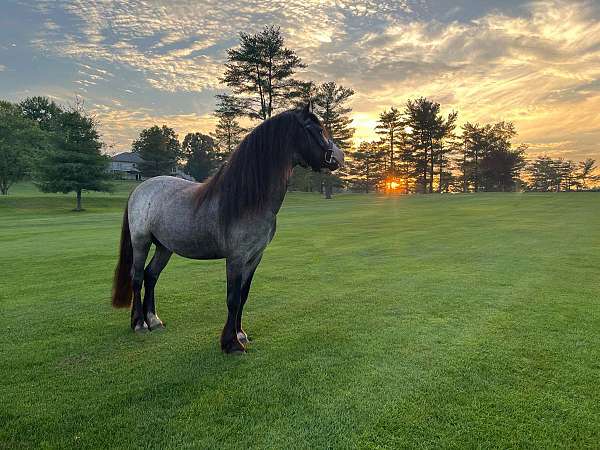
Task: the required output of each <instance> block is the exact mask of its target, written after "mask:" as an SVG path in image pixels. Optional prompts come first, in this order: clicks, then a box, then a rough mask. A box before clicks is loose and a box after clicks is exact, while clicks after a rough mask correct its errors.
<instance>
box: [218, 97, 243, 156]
mask: <svg viewBox="0 0 600 450" xmlns="http://www.w3.org/2000/svg"><path fill="white" fill-rule="evenodd" d="M239 114H240V112H239V109H238V108H237V105H236V104H234V103H232V99H231V98H221V99H219V102H218V103H217V109H216V110H215V116H216V117H217V118H218V119H219V122H218V123H217V126H216V127H215V131H214V132H213V133H212V137H213V138H214V139H215V141H216V143H217V145H218V147H219V150H220V153H221V156H222V158H223V159H226V158H227V157H228V156H229V155H230V154H231V152H232V151H233V150H235V148H236V147H237V146H238V145H239V144H240V142H241V141H242V139H243V138H244V135H245V134H246V132H247V130H246V129H245V128H242V127H241V126H240V124H239V122H238V121H237V117H238V116H239Z"/></svg>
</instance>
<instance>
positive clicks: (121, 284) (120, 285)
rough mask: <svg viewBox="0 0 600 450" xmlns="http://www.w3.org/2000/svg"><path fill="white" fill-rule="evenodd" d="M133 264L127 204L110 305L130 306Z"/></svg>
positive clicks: (116, 306)
mask: <svg viewBox="0 0 600 450" xmlns="http://www.w3.org/2000/svg"><path fill="white" fill-rule="evenodd" d="M132 265H133V246H132V245H131V234H130V233H129V216H128V214H127V206H126V207H125V214H123V228H122V229H121V248H120V251H119V261H118V262H117V267H116V268H115V277H114V280H113V289H112V305H113V307H115V308H127V307H129V306H131V298H132V296H133V289H132V288H131V266H132Z"/></svg>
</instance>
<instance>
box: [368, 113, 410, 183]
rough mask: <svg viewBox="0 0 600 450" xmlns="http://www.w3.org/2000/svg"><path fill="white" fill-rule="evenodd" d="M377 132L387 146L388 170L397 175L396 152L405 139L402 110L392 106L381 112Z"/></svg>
mask: <svg viewBox="0 0 600 450" xmlns="http://www.w3.org/2000/svg"><path fill="white" fill-rule="evenodd" d="M375 132H376V133H377V134H379V135H381V136H382V138H381V139H382V142H384V143H385V145H386V146H387V155H388V156H387V171H388V172H389V174H390V175H391V176H395V175H396V169H397V168H396V153H397V149H398V148H399V147H400V145H402V143H403V140H404V139H403V137H404V120H403V118H402V114H401V113H400V111H399V110H397V109H396V108H394V107H393V106H392V107H391V108H390V110H389V111H387V110H385V111H383V112H382V113H381V114H379V120H378V121H377V126H376V127H375Z"/></svg>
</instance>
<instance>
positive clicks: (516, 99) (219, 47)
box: [0, 0, 600, 158]
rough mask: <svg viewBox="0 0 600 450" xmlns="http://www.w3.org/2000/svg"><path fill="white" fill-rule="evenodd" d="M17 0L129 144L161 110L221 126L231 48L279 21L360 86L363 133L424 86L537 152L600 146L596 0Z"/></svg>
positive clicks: (321, 61)
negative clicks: (216, 119)
mask: <svg viewBox="0 0 600 450" xmlns="http://www.w3.org/2000/svg"><path fill="white" fill-rule="evenodd" d="M20 1H21V4H24V5H26V6H27V8H29V9H30V10H33V11H35V12H36V14H37V15H38V16H39V23H40V26H39V27H38V28H37V31H36V33H35V35H34V36H33V37H32V38H31V39H30V45H31V46H33V48H34V49H35V51H36V52H38V53H40V54H43V55H45V56H46V57H47V58H48V59H49V60H52V59H53V58H54V59H56V60H57V61H58V60H60V61H72V63H73V64H74V66H75V70H74V71H73V73H74V74H76V75H75V78H72V79H71V81H70V82H71V83H73V89H74V90H76V91H78V92H80V93H82V94H84V95H85V96H86V98H88V99H90V100H91V101H93V102H94V104H95V105H98V106H95V107H94V108H95V111H96V113H97V114H98V115H99V118H100V119H101V122H102V123H103V130H104V134H105V137H106V138H107V140H109V141H110V142H115V143H116V144H117V145H118V146H121V147H126V146H128V145H129V144H130V142H131V139H132V137H134V136H135V134H136V133H137V132H139V129H140V128H142V127H145V126H148V125H150V124H151V123H152V122H160V121H162V120H165V121H166V120H167V119H168V120H169V121H171V122H172V123H173V125H174V126H175V127H176V128H177V129H178V130H186V131H187V130H191V129H205V130H206V129H208V128H210V126H211V124H212V122H211V120H212V119H211V118H210V117H211V116H210V111H211V110H212V108H213V106H214V103H213V100H212V99H213V95H214V93H215V92H216V91H220V90H223V89H224V87H223V86H221V85H220V83H219V76H220V75H221V74H222V70H223V66H222V63H223V60H224V58H225V50H226V49H227V48H229V47H231V46H233V45H235V43H236V40H237V35H238V33H239V32H240V31H246V32H254V31H258V30H260V29H261V28H262V27H263V26H264V25H267V24H275V25H281V27H282V30H283V32H284V34H285V36H286V39H287V43H288V45H289V46H290V47H292V48H294V49H297V51H298V53H299V55H300V56H301V57H302V58H303V59H304V61H305V62H306V63H307V64H308V68H307V70H306V71H305V72H304V73H302V74H300V76H301V77H303V78H306V79H314V80H316V81H319V82H320V81H327V80H336V81H338V82H339V83H341V84H344V85H347V86H349V87H352V88H354V90H355V91H356V95H355V98H354V100H353V107H354V125H355V126H356V128H357V138H358V139H371V138H373V132H372V128H373V125H374V123H375V121H376V118H377V114H378V112H379V111H381V110H382V109H383V108H388V107H389V106H392V105H396V106H401V105H402V104H403V103H404V102H405V101H406V100H407V99H408V98H413V97H415V96H420V95H423V96H428V97H430V98H432V99H434V100H436V101H439V102H440V103H442V105H443V107H444V108H445V109H446V110H451V109H455V110H458V111H459V112H460V119H461V120H462V121H467V120H469V121H479V122H488V121H496V120H513V121H514V122H515V123H516V125H517V127H518V129H519V131H520V137H519V138H520V139H521V140H522V141H523V142H527V143H529V144H530V146H531V149H532V153H533V152H538V151H539V152H543V151H549V152H552V151H553V152H555V153H561V154H565V155H570V157H574V158H581V157H583V156H587V155H596V156H598V157H600V149H599V148H598V147H597V145H596V142H598V141H600V129H599V127H598V124H599V123H600V81H598V80H600V20H599V19H600V5H598V4H597V2H592V1H566V0H543V1H534V2H523V3H521V4H520V5H517V6H515V7H512V8H509V7H508V6H506V5H507V4H508V3H510V4H514V3H515V2H502V1H499V0H498V1H497V2H489V3H490V4H491V5H492V6H491V7H490V6H486V7H485V8H484V6H482V4H479V3H477V5H476V6H477V8H478V11H479V10H481V13H479V14H478V15H477V17H475V18H474V19H473V16H472V15H471V16H469V17H468V18H466V16H465V14H466V13H467V11H468V10H472V9H473V8H472V7H471V8H470V7H469V5H471V3H469V2H468V1H466V0H465V1H461V2H457V5H456V6H454V5H453V7H450V6H448V7H446V8H445V10H440V11H437V12H436V11H433V10H434V9H435V8H438V9H440V8H443V7H442V6H440V2H436V3H435V4H434V3H432V2H431V1H429V0H404V1H402V0H401V1H397V0H366V1H363V2H350V1H348V2H346V1H339V0H320V1H316V0H315V1H313V0H289V1H286V0H253V1H233V0H232V1H229V2H223V1H220V0H207V1H202V2H196V1H194V2H192V1H176V2H167V1H166V0H156V1H153V2H147V1H143V0H131V1H128V2H122V1H112V0H104V1H102V2H97V1H92V0H37V1H35V2H34V1H33V0H20ZM486 5H487V3H486ZM471 6H473V5H471ZM3 69H5V68H3V67H2V66H0V70H3ZM1 86H2V85H1V84H0V88H1ZM65 90H68V89H67V86H65V85H62V86H57V89H56V92H60V93H61V95H62V93H63V92H64V91H65ZM107 93H108V94H109V96H110V97H111V98H108V99H106V98H105V97H106V95H107ZM171 94H172V96H171V97H169V95H171ZM150 98H160V99H161V100H160V101H158V103H159V104H158V105H157V107H156V109H149V108H148V105H147V104H148V103H149V101H148V100H147V99H150ZM114 100H116V101H117V102H118V104H116V103H114V102H113V101H114ZM142 100H144V101H142ZM142 103H143V104H144V106H140V105H141V104H142ZM167 110H168V111H169V112H168V113H167V112H166V111H167ZM161 111H162V114H161ZM165 123H168V122H165ZM180 132H183V131H180Z"/></svg>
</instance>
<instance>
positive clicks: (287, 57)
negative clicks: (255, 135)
mask: <svg viewBox="0 0 600 450" xmlns="http://www.w3.org/2000/svg"><path fill="white" fill-rule="evenodd" d="M304 67H305V65H304V64H303V63H302V61H301V59H300V58H299V57H298V56H297V55H296V53H295V52H294V51H293V50H291V49H289V48H286V47H285V43H284V39H283V35H282V34H281V30H280V28H279V27H273V26H267V27H265V28H264V29H263V30H262V31H261V32H260V33H256V34H247V33H240V43H239V46H238V47H236V48H232V49H229V50H227V62H226V64H225V74H224V75H223V78H222V79H221V81H222V82H223V83H225V84H226V85H227V86H229V87H230V88H231V89H232V91H233V95H227V94H223V95H220V96H219V98H220V99H221V100H222V101H228V102H230V103H232V104H235V105H236V109H237V111H238V113H239V114H244V115H247V116H249V117H251V118H253V119H260V120H266V119H268V118H270V117H271V115H272V114H273V113H274V112H276V111H279V110H282V109H285V108H287V107H289V106H290V105H292V104H293V101H294V99H295V98H297V97H299V96H300V95H301V87H302V84H301V83H300V82H298V81H297V80H295V79H294V78H293V75H294V74H295V72H296V71H297V70H298V69H301V68H304Z"/></svg>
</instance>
